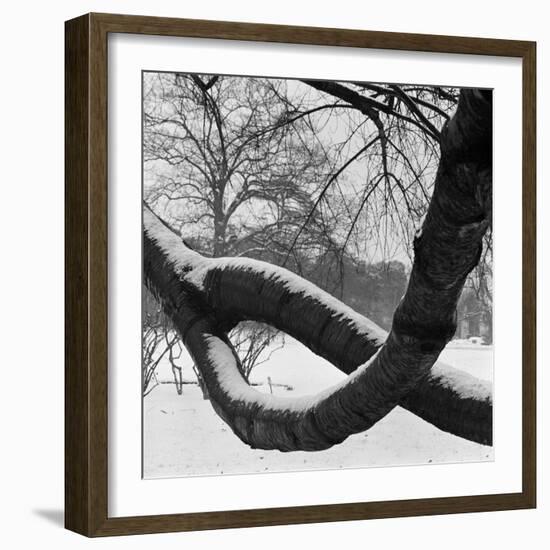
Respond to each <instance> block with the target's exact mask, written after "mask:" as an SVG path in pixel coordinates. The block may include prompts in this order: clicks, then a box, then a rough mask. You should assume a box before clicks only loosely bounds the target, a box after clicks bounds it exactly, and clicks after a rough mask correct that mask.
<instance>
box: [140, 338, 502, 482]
mask: <svg viewBox="0 0 550 550" xmlns="http://www.w3.org/2000/svg"><path fill="white" fill-rule="evenodd" d="M184 353H185V352H184ZM441 360H443V361H444V362H446V363H447V364H449V365H451V366H453V367H455V368H459V369H462V370H465V371H467V372H469V373H470V374H473V375H474V376H477V377H479V378H483V379H485V380H489V381H492V378H493V349H492V347H491V346H481V345H472V344H465V343H460V344H453V343H452V342H451V343H450V344H449V345H448V346H447V348H446V349H445V350H444V351H443V353H442V355H441ZM178 364H179V365H181V366H182V367H183V379H184V380H188V381H191V380H194V379H195V377H194V375H193V372H192V370H191V360H190V359H189V357H188V356H187V357H184V356H183V354H182V357H181V358H180V360H179V361H178ZM268 376H269V377H270V378H271V381H272V391H273V393H274V394H276V395H277V394H278V395H286V396H298V395H306V394H312V393H317V392H318V391H320V390H322V389H325V388H327V387H329V386H331V385H333V384H335V383H337V382H339V381H340V380H342V378H344V377H345V375H343V374H342V373H341V372H339V371H338V370H337V369H336V368H334V367H333V366H332V365H331V364H330V363H328V362H327V361H325V360H324V359H321V358H320V357H318V356H316V355H314V354H313V353H312V352H310V351H309V350H308V349H307V348H305V347H304V346H302V345H301V344H300V343H298V342H296V341H295V340H292V339H291V338H289V337H286V344H285V347H284V348H283V349H281V350H279V351H277V352H276V353H274V354H273V356H272V357H271V359H270V360H269V361H268V362H266V363H265V364H263V365H259V366H258V367H257V368H256V369H254V371H253V374H252V383H257V384H259V385H258V386H256V389H257V390H258V391H263V392H269V391H270V387H269V384H268V381H267V378H268ZM158 377H159V380H164V381H173V377H172V371H171V369H170V366H169V364H168V362H167V361H166V362H163V363H161V364H160V366H159V369H158ZM278 384H281V385H283V386H279V385H278ZM285 386H290V387H291V389H288V388H287V387H285ZM492 459H493V449H492V447H487V446H484V445H478V444H476V443H472V442H470V441H466V440H464V439H461V438H458V437H456V436H453V435H450V434H448V433H445V432H443V431H441V430H439V429H437V428H435V427H434V426H432V425H431V424H428V423H427V422H425V421H423V420H421V419H420V418H418V417H417V416H415V415H413V414H412V413H410V412H408V411H406V410H404V409H402V408H400V407H397V408H396V409H394V410H393V411H392V412H391V413H390V414H388V415H387V416H386V417H385V418H384V419H382V420H381V421H380V422H378V423H377V424H376V425H375V426H374V427H373V428H371V429H370V430H368V432H365V433H360V434H356V435H354V436H351V437H349V438H348V439H347V440H346V441H344V442H343V443H341V444H340V445H337V446H335V447H333V448H331V449H328V450H325V451H318V452H301V451H297V452H292V453H281V452H279V451H264V450H253V449H250V448H249V447H248V446H246V445H245V444H244V443H242V442H241V441H240V440H239V439H238V438H237V437H236V436H235V435H234V434H233V432H232V431H231V429H230V428H229V427H228V426H227V425H226V424H225V423H224V422H223V421H222V420H221V419H220V418H219V417H218V416H217V415H216V414H215V413H214V411H213V410H212V407H211V406H210V403H209V402H208V401H205V400H203V398H202V394H201V391H200V389H199V387H198V386H197V385H193V384H185V385H184V386H183V394H182V395H178V394H177V392H176V389H175V386H174V385H173V384H161V385H159V386H157V387H156V388H155V389H154V390H153V391H152V392H151V393H150V394H149V395H147V396H146V397H145V399H144V403H143V474H144V477H145V478H162V477H179V476H189V475H219V474H243V473H260V472H278V471H279V472H280V471H297V470H312V469H323V470H327V469H337V468H360V467H375V466H398V465H412V464H427V463H444V462H447V463H449V462H479V461H488V460H492Z"/></svg>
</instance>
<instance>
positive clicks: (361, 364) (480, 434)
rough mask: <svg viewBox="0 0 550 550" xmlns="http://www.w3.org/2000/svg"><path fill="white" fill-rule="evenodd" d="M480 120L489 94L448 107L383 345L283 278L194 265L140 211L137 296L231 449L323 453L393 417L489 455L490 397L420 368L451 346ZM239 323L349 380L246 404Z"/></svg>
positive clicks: (358, 320) (482, 197) (483, 176)
mask: <svg viewBox="0 0 550 550" xmlns="http://www.w3.org/2000/svg"><path fill="white" fill-rule="evenodd" d="M491 119H492V96H491V93H490V92H484V91H480V90H467V91H463V92H462V93H461V97H460V101H459V105H458V108H457V112H456V113H455V116H454V117H453V119H451V121H450V123H449V124H448V125H447V127H446V128H445V129H444V131H443V132H442V135H441V153H442V154H441V161H440V166H439V169H438V173H437V176H436V181H435V187H434V194H433V197H432V200H431V203H430V207H429V209H428V213H427V216H426V219H425V222H424V225H423V228H422V233H421V234H420V235H419V236H418V237H417V239H416V240H415V261H414V264H413V269H412V273H411V277H410V280H409V285H408V288H407V292H406V294H405V296H404V298H403V300H402V301H401V303H400V305H399V306H398V308H397V310H396V312H395V315H394V320H393V325H392V329H391V331H390V333H389V334H388V335H386V334H385V332H384V331H382V330H381V329H380V328H379V327H377V326H376V325H374V323H372V322H370V321H369V320H367V319H366V318H364V317H362V316H361V315H359V314H357V313H356V312H354V311H353V310H351V309H350V308H348V307H347V306H344V305H343V304H341V303H340V302H338V301H337V300H336V299H334V298H333V297H332V296H330V295H328V294H326V293H324V292H323V291H321V290H319V289H318V288H317V287H315V286H314V285H312V284H310V283H308V282H307V281H304V280H302V279H300V278H299V277H297V276H296V275H294V274H292V273H290V272H288V271H287V270H284V269H282V268H278V267H275V266H272V265H270V264H265V263H263V262H257V261H253V260H249V259H231V258H219V259H206V258H203V257H202V256H200V255H199V254H197V253H196V252H193V251H191V250H189V249H188V248H187V247H185V245H184V244H183V243H182V242H181V240H180V239H179V238H178V237H177V236H176V235H175V234H173V233H172V232H171V231H170V230H169V228H167V226H165V225H164V224H162V222H161V221H160V220H159V219H158V218H156V216H155V215H154V214H153V213H152V212H151V211H150V210H148V209H147V208H146V209H145V212H144V269H145V277H146V282H147V284H148V285H149V287H150V288H151V290H152V291H153V292H154V293H155V294H156V295H157V296H158V297H159V298H160V300H161V302H162V304H163V308H164V310H165V312H166V313H167V314H168V315H169V316H170V317H171V319H172V321H173V322H174V325H175V326H176V328H177V330H178V331H179V333H180V335H181V337H182V340H183V342H184V343H185V345H186V347H187V349H188V350H189V352H190V354H191V356H192V357H193V360H194V361H195V364H196V365H197V368H198V369H199V370H200V372H201V374H202V376H203V378H204V381H205V383H206V386H207V388H208V391H209V394H210V400H211V402H212V404H213V406H214V408H215V410H216V412H217V413H218V414H219V415H220V416H221V417H222V418H223V419H224V420H225V421H226V422H227V423H228V424H229V425H230V426H231V428H232V429H233V431H234V432H235V433H236V434H237V435H238V436H239V437H240V438H241V439H242V440H243V441H245V442H246V443H248V444H249V445H251V446H252V447H257V448H266V449H279V450H282V451H290V450H319V449H325V448H328V447H330V446H332V445H334V444H335V443H339V442H341V441H343V440H344V439H345V438H346V437H348V436H349V435H351V434H352V433H356V432H359V431H364V430H366V429H368V428H370V427H371V426H372V425H374V424H375V423H376V422H377V421H378V420H380V419H381V418H382V417H383V416H385V415H386V414H387V413H388V412H389V411H391V410H392V409H393V408H394V407H395V406H396V405H397V404H399V403H401V404H403V405H404V406H406V407H407V408H409V409H410V410H412V411H413V412H415V413H417V414H419V415H420V416H422V417H423V418H426V419H427V420H429V421H430V422H432V423H434V424H436V425H438V426H439V427H441V428H443V429H447V430H449V431H451V432H452V433H456V434H457V435H461V436H463V437H468V438H471V439H474V440H478V441H481V442H484V443H490V441H491V415H490V414H488V413H490V412H491V408H492V407H491V395H490V387H489V386H488V385H487V384H484V383H482V382H480V381H477V380H476V379H474V378H473V377H468V376H467V375H466V376H459V375H458V372H457V371H454V370H453V369H449V368H446V367H441V366H437V367H436V368H434V369H433V370H432V366H433V365H434V363H435V361H436V360H437V358H438V356H439V354H440V352H441V350H442V349H443V348H444V347H445V345H446V343H447V342H448V341H449V340H450V339H451V337H452V336H453V334H454V332H455V329H456V323H455V310H456V304H457V301H458V298H459V296H460V293H461V290H462V288H463V285H464V282H465V279H466V277H467V275H468V273H469V272H470V270H471V269H472V268H473V267H474V266H475V265H476V263H477V261H478V259H479V254H480V251H481V241H482V237H483V234H484V233H485V230H486V229H487V227H488V225H489V223H490V212H491V183H492V181H491V164H492V158H491V148H492V135H491V128H492V120H491ZM244 319H254V320H259V321H263V322H266V323H268V324H271V325H273V326H275V327H277V328H279V329H281V330H283V331H285V332H287V333H289V334H291V335H292V336H295V337H296V338H298V339H299V340H300V341H302V342H303V343H304V344H305V345H307V346H308V347H309V348H310V349H311V350H312V351H314V352H316V353H318V354H320V355H322V356H323V357H325V358H327V359H328V360H329V361H331V362H332V363H333V364H335V365H336V366H337V367H338V368H340V369H342V370H343V371H344V372H350V373H351V374H350V376H349V377H348V378H347V380H345V381H344V382H343V383H342V384H340V385H337V386H335V387H334V388H330V389H329V390H327V391H325V392H322V393H321V394H320V395H319V396H315V397H313V398H310V399H288V398H275V397H273V396H270V395H264V394H260V393H258V392H256V391H255V390H253V389H252V388H251V387H250V386H249V385H248V384H247V383H246V381H245V380H244V378H243V377H242V375H241V374H240V372H239V363H238V361H239V360H238V357H237V356H236V354H235V352H234V350H233V348H232V346H231V344H230V343H229V341H228V339H227V336H226V334H227V332H228V330H230V329H231V327H232V326H234V325H235V323H237V322H239V321H241V320H244ZM430 371H431V372H430Z"/></svg>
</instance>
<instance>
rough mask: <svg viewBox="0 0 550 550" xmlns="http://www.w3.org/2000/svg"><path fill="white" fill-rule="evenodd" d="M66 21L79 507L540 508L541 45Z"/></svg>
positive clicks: (77, 510)
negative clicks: (537, 343)
mask: <svg viewBox="0 0 550 550" xmlns="http://www.w3.org/2000/svg"><path fill="white" fill-rule="evenodd" d="M65 39H66V59H65V66H66V107H65V114H66V143H65V145H66V165H65V166H66V180H65V187H66V206H65V213H66V214H65V215H66V364H65V372H66V396H65V397H66V399H65V404H66V405H65V406H66V413H65V414H66V420H65V430H66V432H65V433H66V454H65V470H66V476H65V479H66V491H65V494H66V516H65V517H66V527H67V528H68V529H71V530H73V531H76V532H78V533H81V534H84V535H87V536H105V535H121V534H139V533H152V532H167V531H184V530H197V529H217V528H229V527H247V526H260V525H281V524H292V523H311V522H323V521H342V520H357V519H371V518H386V517H398V516H415V515H428V514H447V513H463V512H476V511H492V510H508V509H518V508H533V507H535V505H536V442H535V433H536V425H535V420H536V418H535V413H536V402H535V395H536V388H535V367H536V364H535V318H536V314H535V313H536V309H535V307H536V306H535V263H536V260H535V243H536V241H535V120H536V119H535V89H536V86H535V66H536V63H535V51H536V50H535V43H533V42H520V41H513V40H495V39H481V38H464V37H450V36H430V35H413V34H402V33H385V32H373V31H357V30H342V29H325V28H308V27H288V26H274V25H263V24H249V23H246V24H245V23H229V22H217V21H199V20H186V19H166V18H156V17H142V16H126V15H111V14H88V15H84V16H82V17H79V18H76V19H73V20H71V21H68V22H67V23H66V27H65ZM493 182H494V185H493Z"/></svg>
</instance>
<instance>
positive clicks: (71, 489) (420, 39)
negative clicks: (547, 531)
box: [65, 14, 536, 537]
mask: <svg viewBox="0 0 550 550" xmlns="http://www.w3.org/2000/svg"><path fill="white" fill-rule="evenodd" d="M109 33H131V34H135V35H159V36H170V37H197V38H214V39H219V40H241V41H259V42H278V43H288V44H307V45H326V46H348V47H357V48H377V49H382V50H401V51H420V52H436V53H441V54H472V55H484V56H496V57H502V56H504V57H514V58H519V59H521V62H522V71H523V83H522V89H523V123H522V124H523V138H522V141H523V154H522V155H523V156H522V159H523V161H522V162H523V167H522V170H523V181H522V190H523V206H522V212H523V222H522V223H523V236H522V242H523V268H522V269H523V319H522V321H523V323H522V331H523V334H522V339H523V348H522V354H523V365H522V383H523V386H522V414H523V417H522V426H523V431H522V434H523V435H522V437H523V441H522V480H523V482H522V490H521V492H517V493H508V494H487V495H483V494H482V495H474V496H463V497H444V498H427V499H415V500H393V501H383V502H350V503H346V504H322V505H321V504H319V505H312V506H299V507H285V508H264V509H248V510H232V511H224V510H220V511H215V512H198V513H185V514H170V515H153V516H136V517H109V515H108V441H109V439H108V406H107V395H108V394H107V373H108V371H107V366H108V350H107V323H108V311H107V292H108V276H107V273H108V262H107V243H108V231H107V224H108V215H107V212H108V210H107V203H108V193H107V188H108V187H107V178H108V172H107V150H108V148H107V95H108V82H107V59H108V54H107V37H108V35H109ZM65 55H66V58H65V78H66V96H65V117H66V120H65V128H66V130H65V132H66V133H65V193H66V194H65V199H66V203H65V236H66V243H65V265H66V275H65V277H66V278H65V288H66V290H65V304H66V317H65V320H66V325H65V326H66V333H65V350H66V351H65V484H66V486H65V525H66V528H67V529H70V530H72V531H75V532H78V533H81V534H83V535H86V536H94V537H95V536H108V535H126V534H141V533H154V532H171V531H188V530H199V529H219V528H235V527H250V526H262V525H284V524H296V523H314V522H325V521H345V520H360V519H375V518H389V517H405V516H419V515H431V514H449V513H464V512H481V511H492V510H511V509H523V508H533V507H535V505H536V401H535V397H536V384H535V380H536V345H535V335H536V333H535V329H536V303H535V299H536V294H535V292H536V280H535V276H536V236H535V231H536V229H535V228H536V218H535V202H536V201H535V198H536V195H535V182H536V175H535V170H536V168H535V167H536V157H535V155H536V147H535V122H536V116H535V114H536V111H535V109H536V100H535V93H536V82H535V69H536V59H535V55H536V45H535V43H533V42H524V41H514V40H496V39H482V38H464V37H451V36H435V35H417V34H403V33H387V32H373V31H357V30H342V29H327V28H309V27H290V26H279V25H265V24H250V23H233V22H217V21H201V20H186V19H170V18H157V17H144V16H127V15H112V14H87V15H83V16H81V17H78V18H76V19H72V20H70V21H67V22H66V26H65Z"/></svg>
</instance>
